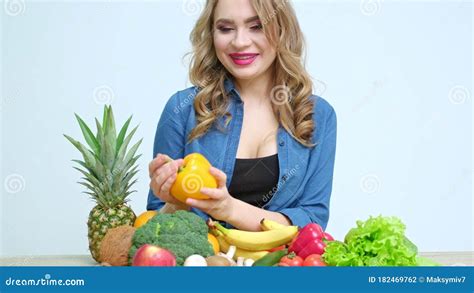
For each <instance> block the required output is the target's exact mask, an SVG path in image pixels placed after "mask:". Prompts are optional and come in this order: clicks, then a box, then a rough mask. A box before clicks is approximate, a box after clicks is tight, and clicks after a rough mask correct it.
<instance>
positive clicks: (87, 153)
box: [64, 134, 95, 171]
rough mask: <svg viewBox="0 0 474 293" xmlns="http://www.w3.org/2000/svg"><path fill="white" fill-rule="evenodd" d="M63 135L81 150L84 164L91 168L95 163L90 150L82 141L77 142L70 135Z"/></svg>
mask: <svg viewBox="0 0 474 293" xmlns="http://www.w3.org/2000/svg"><path fill="white" fill-rule="evenodd" d="M64 137H66V138H67V140H69V141H70V142H71V143H72V144H73V145H74V146H75V147H76V148H77V149H78V150H79V151H80V152H81V154H82V156H83V157H84V161H85V164H86V166H88V168H90V169H93V166H94V165H95V158H94V155H93V154H92V153H91V151H90V150H88V149H87V148H86V147H85V146H84V145H83V144H82V143H80V142H78V141H77V140H74V139H73V138H72V137H70V136H68V135H66V134H64ZM93 170H94V169H93ZM94 171H95V170H94Z"/></svg>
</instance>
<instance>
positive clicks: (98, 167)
mask: <svg viewBox="0 0 474 293" xmlns="http://www.w3.org/2000/svg"><path fill="white" fill-rule="evenodd" d="M95 171H96V175H97V179H99V180H100V181H102V180H104V177H105V166H104V165H103V164H102V162H101V160H100V159H99V158H98V157H95Z"/></svg>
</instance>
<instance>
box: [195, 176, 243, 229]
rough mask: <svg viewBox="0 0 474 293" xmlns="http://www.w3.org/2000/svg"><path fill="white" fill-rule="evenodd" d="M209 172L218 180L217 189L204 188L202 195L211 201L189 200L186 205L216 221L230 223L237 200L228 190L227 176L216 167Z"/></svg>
mask: <svg viewBox="0 0 474 293" xmlns="http://www.w3.org/2000/svg"><path fill="white" fill-rule="evenodd" d="M209 172H210V173H211V175H213V176H214V177H215V178H216V179H217V188H206V187H204V188H202V189H201V193H202V194H205V195H207V196H209V199H202V200H199V199H193V198H188V199H187V200H186V204H187V205H190V206H193V207H195V208H198V209H200V210H201V211H203V212H205V213H206V214H208V215H210V216H211V217H213V218H214V219H217V220H220V221H228V220H229V219H230V218H231V217H232V213H233V211H234V202H235V199H234V198H233V197H232V196H231V195H230V194H229V191H228V190H227V186H226V181H227V175H226V174H225V173H224V172H222V171H221V170H219V169H217V168H215V167H211V168H210V169H209Z"/></svg>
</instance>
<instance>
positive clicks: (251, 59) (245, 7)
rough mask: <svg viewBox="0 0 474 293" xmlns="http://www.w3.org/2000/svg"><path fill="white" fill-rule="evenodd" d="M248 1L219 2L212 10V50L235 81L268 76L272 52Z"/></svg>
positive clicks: (227, 0)
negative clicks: (213, 49)
mask: <svg viewBox="0 0 474 293" xmlns="http://www.w3.org/2000/svg"><path fill="white" fill-rule="evenodd" d="M250 1H252V0H219V1H218V3H217V6H216V8H215V11H214V24H213V25H214V27H213V28H214V33H213V35H214V48H215V50H216V54H217V57H218V58H219V60H220V62H221V63H222V65H224V67H225V68H226V69H227V70H228V71H229V72H230V73H231V74H232V75H233V76H234V78H236V79H237V80H239V79H241V80H249V79H256V78H259V77H262V76H263V75H264V74H266V73H269V72H270V71H269V68H270V66H271V65H272V64H273V62H274V60H275V57H276V51H275V49H274V48H273V47H272V46H271V45H270V43H269V42H268V39H267V38H266V36H265V34H264V32H263V29H262V24H261V22H260V19H259V18H258V16H257V13H256V12H255V10H254V9H253V7H252V5H251V4H250Z"/></svg>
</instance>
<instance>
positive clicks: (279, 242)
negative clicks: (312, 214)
mask: <svg viewBox="0 0 474 293" xmlns="http://www.w3.org/2000/svg"><path fill="white" fill-rule="evenodd" d="M260 225H261V228H262V231H259V232H250V231H241V230H237V229H227V228H225V227H223V226H222V225H221V224H220V223H218V222H214V221H212V220H209V221H208V222H207V225H206V223H205V222H204V220H202V219H201V218H199V217H198V216H197V215H195V214H193V213H191V212H186V211H177V212H175V213H173V214H160V213H157V212H151V211H148V212H144V213H143V214H141V215H140V216H138V217H137V219H136V220H135V225H134V227H130V226H121V227H118V228H114V229H110V230H109V231H108V232H107V234H106V236H105V238H104V239H103V241H102V243H101V250H100V255H99V258H100V261H101V262H102V263H103V264H104V265H112V266H126V265H132V266H325V265H326V264H325V263H324V261H322V259H321V255H322V253H324V248H325V246H326V241H331V240H332V237H331V236H330V235H329V234H327V233H324V232H323V230H322V229H321V227H320V226H319V225H317V224H314V223H312V224H309V225H307V226H306V227H304V228H303V229H301V230H300V231H298V227H297V226H285V225H281V224H279V223H277V222H274V221H271V220H267V219H263V220H262V221H261V222H260Z"/></svg>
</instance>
